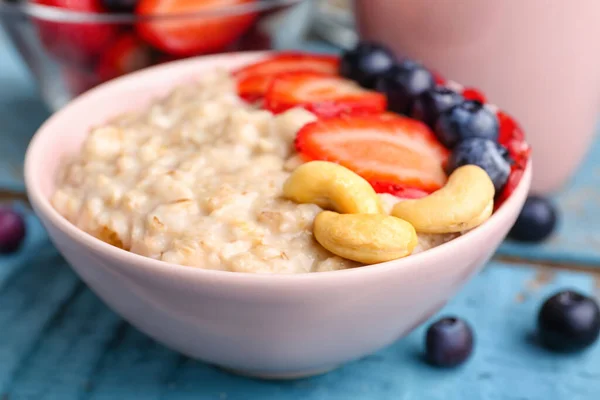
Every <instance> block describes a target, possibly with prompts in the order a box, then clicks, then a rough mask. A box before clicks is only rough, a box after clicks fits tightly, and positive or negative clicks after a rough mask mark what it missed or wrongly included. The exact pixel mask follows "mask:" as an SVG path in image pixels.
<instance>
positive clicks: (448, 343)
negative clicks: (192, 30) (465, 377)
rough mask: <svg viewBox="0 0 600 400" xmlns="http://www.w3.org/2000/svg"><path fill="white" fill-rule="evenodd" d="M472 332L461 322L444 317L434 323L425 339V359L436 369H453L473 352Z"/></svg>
mask: <svg viewBox="0 0 600 400" xmlns="http://www.w3.org/2000/svg"><path fill="white" fill-rule="evenodd" d="M473 342H474V339H473V331H472V330H471V327H470V326H469V325H468V324H467V323H466V322H465V321H463V320H461V319H459V318H455V317H446V318H442V319H440V320H438V321H437V322H434V323H433V324H432V325H431V326H430V327H429V328H428V329H427V334H426V337H425V357H426V358H427V361H428V362H429V363H430V364H432V365H435V366H438V367H455V366H457V365H459V364H462V363H463V362H465V361H466V360H467V359H468V358H469V356H471V353H472V352H473Z"/></svg>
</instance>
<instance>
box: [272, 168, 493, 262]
mask: <svg viewBox="0 0 600 400" xmlns="http://www.w3.org/2000/svg"><path fill="white" fill-rule="evenodd" d="M283 196H284V197H285V198H287V199H290V200H292V201H295V202H296V203H313V204H316V205H318V206H320V207H321V208H323V209H325V210H331V211H323V212H321V213H319V214H318V215H317V217H316V218H315V221H314V226H313V233H314V236H315V239H316V240H317V241H318V242H319V243H320V244H321V245H322V246H323V247H324V248H326V249H327V250H329V251H330V252H332V253H333V254H336V255H338V256H340V257H343V258H346V259H349V260H353V261H356V262H359V263H362V264H376V263H380V262H385V261H390V260H394V259H398V258H402V257H406V256H408V255H410V254H411V253H412V251H413V250H414V248H415V247H416V245H417V243H418V239H417V232H419V233H454V232H462V231H465V230H468V229H472V228H474V227H476V226H478V225H480V224H482V223H483V222H484V221H485V220H487V219H488V218H489V217H490V215H491V214H492V211H493V207H494V185H493V183H492V181H491V180H490V178H489V176H488V175H487V173H486V172H485V171H484V170H483V169H481V168H480V167H478V166H475V165H466V166H463V167H460V168H458V169H456V170H455V171H454V172H453V173H452V175H450V177H449V179H448V182H447V183H446V185H445V186H444V187H443V188H441V189H440V190H438V191H436V192H434V193H432V194H430V195H429V196H426V197H423V198H421V199H415V200H404V201H401V202H399V203H397V204H396V205H395V206H394V208H393V210H392V215H387V214H385V213H384V212H383V209H382V207H381V203H380V201H379V197H378V195H377V193H375V190H373V187H372V186H371V185H370V184H369V183H368V182H367V181H366V180H365V179H364V178H362V177H361V176H360V175H358V174H356V173H354V172H352V171H351V170H349V169H348V168H346V167H343V166H341V165H339V164H336V163H331V162H326V161H311V162H308V163H306V164H302V165H301V166H299V167H298V168H297V169H296V170H294V172H293V173H292V175H291V176H290V177H289V178H288V180H287V181H286V182H285V184H284V186H283Z"/></svg>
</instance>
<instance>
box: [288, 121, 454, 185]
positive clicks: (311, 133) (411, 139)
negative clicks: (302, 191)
mask: <svg viewBox="0 0 600 400" xmlns="http://www.w3.org/2000/svg"><path fill="white" fill-rule="evenodd" d="M295 145H296V150H297V151H298V152H299V153H300V154H301V156H302V158H303V159H305V160H306V161H309V160H323V161H331V162H336V163H339V164H341V165H343V166H345V167H347V168H349V169H351V170H352V171H354V172H356V173H357V174H359V175H361V176H362V177H363V178H365V179H367V180H368V181H369V182H371V184H372V185H374V187H375V189H376V190H378V191H386V192H389V193H392V194H394V193H395V192H397V191H398V190H399V189H407V188H414V189H420V190H422V191H424V192H427V193H430V192H432V191H434V190H437V189H439V188H440V187H442V186H443V185H444V184H445V183H446V179H447V177H446V174H445V173H444V169H443V167H442V165H443V163H444V162H445V160H446V159H447V157H448V150H446V149H445V148H444V147H443V146H442V145H441V144H440V143H439V142H438V141H437V139H436V138H435V136H434V134H433V133H432V132H431V130H430V129H429V128H428V127H427V126H426V125H425V124H423V123H421V122H419V121H416V120H414V119H410V118H406V117H400V116H399V117H396V118H391V117H390V116H386V117H381V116H375V115H369V116H342V117H337V118H328V119H323V120H319V121H316V122H313V123H311V124H308V125H306V126H304V127H303V128H302V129H301V130H300V131H299V132H298V135H297V137H296V142H295Z"/></svg>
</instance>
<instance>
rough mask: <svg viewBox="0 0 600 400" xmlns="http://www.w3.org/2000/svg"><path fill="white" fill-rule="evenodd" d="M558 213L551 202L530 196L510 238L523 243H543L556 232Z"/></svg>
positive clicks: (511, 231) (510, 233)
mask: <svg viewBox="0 0 600 400" xmlns="http://www.w3.org/2000/svg"><path fill="white" fill-rule="evenodd" d="M557 219H558V218H557V212H556V209H555V208H554V206H553V205H552V203H551V202H550V200H548V199H546V198H544V197H541V196H529V197H528V198H527V200H526V201H525V204H524V205H523V209H522V210H521V213H520V214H519V218H517V222H515V224H514V225H513V227H512V229H511V230H510V232H509V234H508V236H509V237H510V238H511V239H514V240H518V241H521V242H534V243H535V242H541V241H543V240H545V239H547V238H548V236H550V235H551V234H552V232H553V231H554V228H555V227H556V222H557Z"/></svg>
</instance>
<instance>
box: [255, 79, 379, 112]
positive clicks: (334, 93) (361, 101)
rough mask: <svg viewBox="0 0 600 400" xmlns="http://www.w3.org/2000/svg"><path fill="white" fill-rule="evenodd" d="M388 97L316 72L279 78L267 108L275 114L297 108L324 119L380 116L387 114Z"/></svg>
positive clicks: (348, 81) (346, 80)
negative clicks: (356, 115) (302, 108)
mask: <svg viewBox="0 0 600 400" xmlns="http://www.w3.org/2000/svg"><path fill="white" fill-rule="evenodd" d="M386 105H387V99H386V97H385V96H384V95H383V94H381V93H378V92H375V91H372V90H367V89H363V88H362V87H360V86H359V85H358V84H357V83H355V82H354V81H351V80H348V79H344V78H340V77H338V76H332V75H325V74H320V73H316V72H291V73H286V74H281V75H278V76H277V77H276V78H275V79H274V80H273V82H272V83H271V86H270V87H269V90H267V94H266V96H265V108H266V109H267V110H270V111H272V112H274V113H280V112H284V111H286V110H289V109H290V108H294V107H304V108H305V109H307V110H309V111H311V112H313V113H315V114H317V115H319V116H321V117H335V116H339V115H344V114H350V115H351V114H379V113H382V112H384V111H385V109H386Z"/></svg>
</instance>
